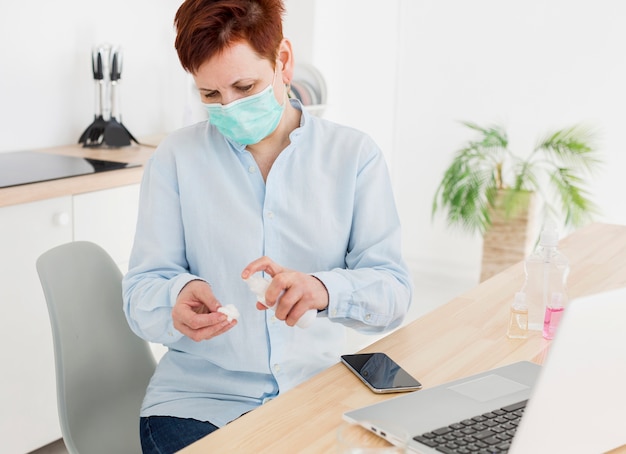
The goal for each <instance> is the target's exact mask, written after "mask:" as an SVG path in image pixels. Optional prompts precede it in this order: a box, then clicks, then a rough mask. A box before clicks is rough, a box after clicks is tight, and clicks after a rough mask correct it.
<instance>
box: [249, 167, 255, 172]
mask: <svg viewBox="0 0 626 454" xmlns="http://www.w3.org/2000/svg"><path fill="white" fill-rule="evenodd" d="M248 172H250V173H254V172H256V167H254V166H250V167H248Z"/></svg>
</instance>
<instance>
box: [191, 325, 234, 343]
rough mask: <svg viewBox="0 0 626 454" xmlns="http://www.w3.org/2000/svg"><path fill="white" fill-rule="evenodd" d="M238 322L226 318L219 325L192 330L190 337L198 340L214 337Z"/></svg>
mask: <svg viewBox="0 0 626 454" xmlns="http://www.w3.org/2000/svg"><path fill="white" fill-rule="evenodd" d="M236 324H237V320H232V321H230V322H229V321H227V320H224V321H223V322H221V323H219V324H217V325H212V326H207V327H206V328H202V329H199V330H191V332H190V334H189V335H188V337H189V338H190V339H192V340H194V341H196V342H200V341H203V340H208V339H212V338H214V337H217V336H220V335H222V334H224V333H225V332H226V331H228V330H230V329H231V328H232V327H233V326H235V325H236Z"/></svg>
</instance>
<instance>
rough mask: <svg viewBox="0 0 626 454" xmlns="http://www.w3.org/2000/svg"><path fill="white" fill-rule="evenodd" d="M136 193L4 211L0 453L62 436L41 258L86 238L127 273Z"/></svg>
mask: <svg viewBox="0 0 626 454" xmlns="http://www.w3.org/2000/svg"><path fill="white" fill-rule="evenodd" d="M138 198H139V185H137V184H134V185H130V186H122V187H118V188H114V189H106V190H102V191H96V192H91V193H85V194H79V195H74V196H66V197H60V198H55V199H48V200H43V201H38V202H33V203H26V204H21V205H14V206H8V207H3V208H0V279H1V281H0V282H1V285H0V304H2V321H3V323H2V325H3V327H2V329H0V348H1V353H0V364H2V373H1V374H0V396H1V397H0V454H24V453H27V452H30V451H32V450H34V449H37V448H39V447H41V446H43V445H46V444H48V443H50V442H52V441H54V440H57V439H59V438H60V437H61V430H60V427H59V422H58V416H57V404H56V388H55V376H54V352H53V346H52V333H51V329H50V322H49V319H48V309H47V307H46V303H45V299H44V296H43V291H42V290H41V285H40V283H39V277H38V276H37V271H36V268H35V262H36V260H37V258H38V257H39V256H40V255H41V254H42V253H43V252H45V251H47V250H48V249H51V248H52V247H54V246H57V245H59V244H63V243H67V242H69V241H72V240H88V241H93V242H94V243H97V244H99V245H100V246H102V247H103V248H104V249H106V250H107V251H108V252H109V254H111V256H112V257H113V258H114V260H115V261H116V262H117V263H118V265H119V266H120V268H121V269H122V271H125V270H126V269H127V266H128V256H129V254H130V248H131V246H132V241H133V237H134V231H135V224H136V219H137V206H138ZM120 310H121V306H120Z"/></svg>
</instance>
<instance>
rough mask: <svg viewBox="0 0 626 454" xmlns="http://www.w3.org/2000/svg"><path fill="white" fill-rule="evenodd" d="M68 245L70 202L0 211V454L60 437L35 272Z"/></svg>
mask: <svg viewBox="0 0 626 454" xmlns="http://www.w3.org/2000/svg"><path fill="white" fill-rule="evenodd" d="M71 240H72V199H71V197H61V198H56V199H49V200H44V201H39V202H33V203H27V204H21V205H15V206H9V207H4V208H0V279H1V285H0V304H2V320H3V328H2V329H1V330H0V345H1V346H2V349H1V350H0V364H2V373H1V374H0V403H1V404H0V432H1V439H0V453H2V454H9V453H10V454H16V453H25V452H29V451H32V450H33V449H36V448H39V447H41V446H43V445H45V444H48V443H50V442H52V441H54V440H57V439H59V438H60V437H61V429H60V427H59V422H58V416H57V405H56V388H55V383H56V380H55V376H54V351H53V346H52V332H51V329H50V321H49V318H48V308H47V306H46V302H45V299H44V296H43V291H42V290H41V285H40V283H39V277H38V275H37V270H36V268H35V262H36V260H37V258H38V257H39V256H40V255H41V254H42V253H43V252H45V251H47V250H48V249H51V248H53V247H55V246H58V245H59V244H63V243H67V242H70V241H71Z"/></svg>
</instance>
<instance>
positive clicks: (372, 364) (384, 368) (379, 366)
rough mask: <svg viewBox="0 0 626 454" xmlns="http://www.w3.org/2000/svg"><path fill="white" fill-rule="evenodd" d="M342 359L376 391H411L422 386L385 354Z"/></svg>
mask: <svg viewBox="0 0 626 454" xmlns="http://www.w3.org/2000/svg"><path fill="white" fill-rule="evenodd" d="M341 359H342V361H343V362H344V363H345V364H346V365H347V366H348V367H349V368H351V369H352V370H353V372H355V373H356V374H357V375H358V376H359V377H360V378H361V379H362V380H364V381H365V382H366V383H367V384H369V385H370V386H371V387H372V388H374V389H375V390H379V391H393V390H411V389H419V388H421V386H422V385H421V383H420V382H419V381H417V380H416V379H415V378H413V377H412V376H411V375H409V373H408V372H407V371H405V370H404V369H402V368H401V367H400V366H399V365H398V364H397V363H396V362H395V361H394V360H392V359H391V358H390V357H389V356H387V355H386V354H385V353H360V354H355V355H343V356H342V357H341Z"/></svg>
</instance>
